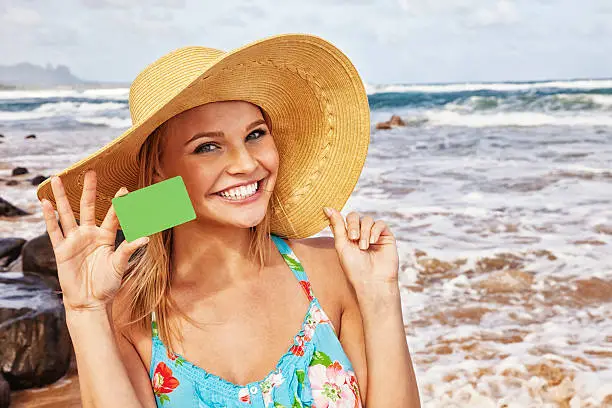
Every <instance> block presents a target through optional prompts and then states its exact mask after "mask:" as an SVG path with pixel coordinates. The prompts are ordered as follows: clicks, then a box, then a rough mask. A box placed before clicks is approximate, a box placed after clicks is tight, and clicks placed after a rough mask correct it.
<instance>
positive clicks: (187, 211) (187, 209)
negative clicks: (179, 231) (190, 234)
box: [112, 176, 196, 242]
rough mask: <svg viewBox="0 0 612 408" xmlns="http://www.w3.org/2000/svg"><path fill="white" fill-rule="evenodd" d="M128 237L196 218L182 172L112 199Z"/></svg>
mask: <svg viewBox="0 0 612 408" xmlns="http://www.w3.org/2000/svg"><path fill="white" fill-rule="evenodd" d="M112 203H113V207H114V208H115V213H116V214H117V218H118V219H119V224H120V225H121V229H122V230H123V235H124V236H125V239H126V241H128V242H132V241H134V240H136V239H138V238H140V237H146V236H149V235H152V234H155V233H156V232H160V231H163V230H165V229H168V228H172V227H174V226H177V225H180V224H183V223H185V222H188V221H191V220H193V219H195V217H196V215H195V210H194V209H193V205H192V204H191V199H190V198H189V194H187V188H186V187H185V183H183V178H182V177H181V176H176V177H172V178H171V179H168V180H164V181H161V182H159V183H155V184H152V185H150V186H147V187H145V188H141V189H139V190H136V191H132V192H131V193H128V194H126V195H124V196H121V197H115V198H113V199H112Z"/></svg>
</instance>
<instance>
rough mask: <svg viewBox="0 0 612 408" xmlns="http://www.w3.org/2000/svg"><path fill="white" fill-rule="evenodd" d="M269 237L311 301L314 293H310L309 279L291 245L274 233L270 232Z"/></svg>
mask: <svg viewBox="0 0 612 408" xmlns="http://www.w3.org/2000/svg"><path fill="white" fill-rule="evenodd" d="M270 238H272V241H273V242H274V244H275V245H276V248H278V251H279V252H280V254H281V256H282V257H283V259H284V260H285V262H286V263H287V265H288V266H289V269H291V271H292V272H293V274H294V275H295V277H296V278H297V280H298V282H299V283H300V286H301V287H302V289H303V290H304V293H306V297H307V298H308V300H309V301H312V300H313V299H314V294H313V293H312V288H311V286H310V281H309V280H308V275H306V271H304V267H303V266H302V263H301V262H300V260H299V259H298V257H297V256H296V255H295V253H294V252H293V250H292V249H291V247H290V246H289V245H288V244H287V243H286V242H285V240H283V239H282V238H281V237H279V236H278V235H274V234H270Z"/></svg>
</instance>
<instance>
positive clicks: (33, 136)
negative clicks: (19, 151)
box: [25, 134, 36, 139]
mask: <svg viewBox="0 0 612 408" xmlns="http://www.w3.org/2000/svg"><path fill="white" fill-rule="evenodd" d="M25 138H26V139H36V135H34V134H32V135H27V136H26V137H25Z"/></svg>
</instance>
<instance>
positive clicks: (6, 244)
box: [0, 238, 26, 267]
mask: <svg viewBox="0 0 612 408" xmlns="http://www.w3.org/2000/svg"><path fill="white" fill-rule="evenodd" d="M25 243H26V240H25V239H23V238H0V259H2V258H5V259H4V263H3V266H5V267H6V266H9V264H10V263H11V262H13V261H14V260H15V259H17V258H19V255H20V254H21V248H22V247H23V244H25Z"/></svg>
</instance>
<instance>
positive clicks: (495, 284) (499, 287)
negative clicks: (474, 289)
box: [478, 269, 533, 293]
mask: <svg viewBox="0 0 612 408" xmlns="http://www.w3.org/2000/svg"><path fill="white" fill-rule="evenodd" d="M532 283H533V275H531V274H530V273H527V272H523V271H518V270H513V269H511V270H507V271H497V272H493V273H492V274H491V275H489V276H488V277H487V278H485V279H483V280H481V281H480V282H479V283H478V287H480V288H481V289H485V290H486V291H487V292H492V293H504V292H518V291H523V290H528V289H530V288H531V284H532Z"/></svg>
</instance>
